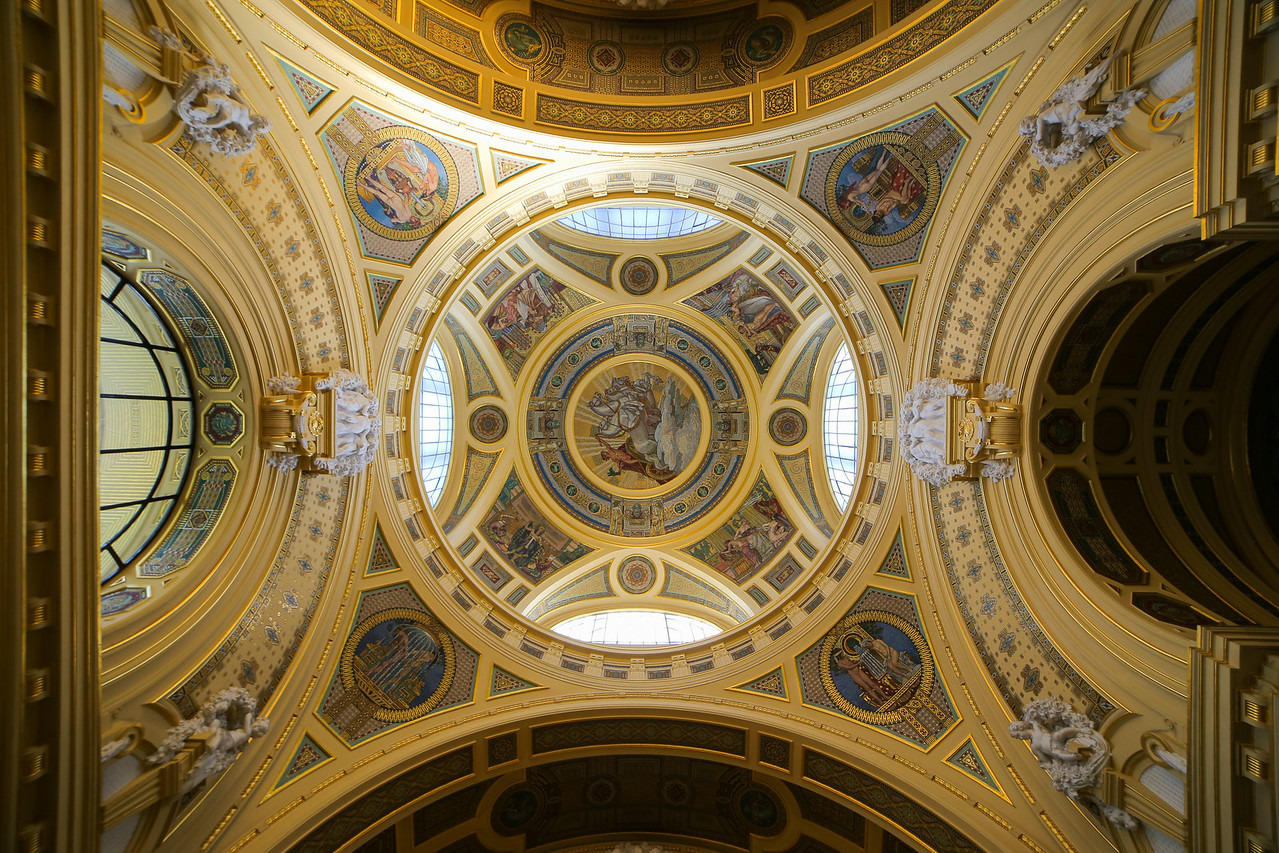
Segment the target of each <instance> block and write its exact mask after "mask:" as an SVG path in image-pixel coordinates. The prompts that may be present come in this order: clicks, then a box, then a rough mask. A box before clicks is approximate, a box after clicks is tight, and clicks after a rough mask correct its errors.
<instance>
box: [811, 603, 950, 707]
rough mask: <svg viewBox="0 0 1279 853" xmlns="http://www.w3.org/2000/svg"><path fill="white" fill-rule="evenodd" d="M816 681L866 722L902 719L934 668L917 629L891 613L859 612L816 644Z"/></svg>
mask: <svg viewBox="0 0 1279 853" xmlns="http://www.w3.org/2000/svg"><path fill="white" fill-rule="evenodd" d="M822 660H823V664H822V683H823V685H824V686H825V688H826V691H827V693H828V694H829V695H830V698H831V700H832V701H834V702H835V704H836V705H837V706H839V709H840V710H841V711H843V712H844V713H845V714H848V716H850V717H852V718H853V719H855V720H860V721H862V722H865V723H868V724H870V725H880V726H882V725H890V724H892V723H895V722H897V721H898V720H901V719H903V718H904V717H905V716H906V715H907V714H908V713H909V711H910V710H911V708H913V706H914V705H915V704H918V701H919V700H918V699H916V697H921V698H924V697H927V696H928V694H929V692H930V691H931V690H932V685H933V679H934V678H935V677H936V673H935V671H934V667H933V658H932V653H931V652H930V651H929V649H928V644H927V643H926V642H925V641H924V638H923V636H921V635H920V633H919V630H918V629H917V628H915V626H913V625H911V624H910V623H909V622H907V621H906V620H904V619H902V618H901V617H900V616H897V615H895V614H893V613H887V612H883V611H878V610H867V611H860V612H858V613H856V614H854V615H852V616H850V617H848V618H846V619H845V620H844V621H843V622H842V623H841V624H840V625H839V626H838V627H837V628H836V629H835V630H833V631H831V632H830V633H829V634H827V635H826V639H825V640H824V641H823V643H822Z"/></svg>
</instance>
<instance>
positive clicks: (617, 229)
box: [558, 206, 723, 240]
mask: <svg viewBox="0 0 1279 853" xmlns="http://www.w3.org/2000/svg"><path fill="white" fill-rule="evenodd" d="M558 221H559V223H560V224H561V225H564V226H567V227H569V228H573V229H575V230H577V231H582V232H585V233H587V234H594V235H596V236H597V237H612V238H615V239H619V240H661V239H664V238H667V237H683V236H684V235H686V234H696V233H697V232H699V231H705V230H707V229H708V228H714V227H715V226H716V225H719V224H720V223H721V222H722V221H723V220H721V219H716V218H715V217H714V216H711V215H709V214H706V213H702V212H701V211H700V210H689V209H688V208H685V207H652V206H646V207H590V208H587V209H586V210H580V211H578V212H577V213H571V214H569V215H568V216H565V217H562V218H561V219H559V220H558Z"/></svg>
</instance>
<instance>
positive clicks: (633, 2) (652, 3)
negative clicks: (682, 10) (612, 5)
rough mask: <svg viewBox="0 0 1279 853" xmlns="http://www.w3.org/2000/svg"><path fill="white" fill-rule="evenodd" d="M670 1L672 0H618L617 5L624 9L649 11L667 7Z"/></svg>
mask: <svg viewBox="0 0 1279 853" xmlns="http://www.w3.org/2000/svg"><path fill="white" fill-rule="evenodd" d="M670 2H671V0H617V5H618V6H621V7H622V8H623V9H642V10H643V11H646V12H648V11H652V10H654V9H665V8H666V7H667V6H669V5H670Z"/></svg>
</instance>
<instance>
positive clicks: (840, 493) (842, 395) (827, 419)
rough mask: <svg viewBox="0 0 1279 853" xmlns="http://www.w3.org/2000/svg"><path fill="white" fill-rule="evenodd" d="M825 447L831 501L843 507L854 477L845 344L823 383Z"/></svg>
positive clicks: (852, 391)
mask: <svg viewBox="0 0 1279 853" xmlns="http://www.w3.org/2000/svg"><path fill="white" fill-rule="evenodd" d="M822 427H823V434H824V439H825V450H826V474H827V476H828V477H829V478H830V488H831V491H832V492H833V493H834V494H835V503H837V504H838V505H839V508H840V509H841V510H843V509H845V508H847V506H848V500H849V498H850V497H851V496H852V494H853V482H854V480H855V479H856V477H857V438H858V435H857V430H858V420H857V366H856V364H855V363H854V362H853V357H852V355H850V354H849V352H848V344H844V345H842V346H841V347H840V348H839V352H838V353H836V354H835V360H834V361H833V362H832V363H831V366H830V379H829V380H828V381H827V383H826V407H825V409H824V410H823V412H822Z"/></svg>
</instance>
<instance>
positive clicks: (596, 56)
mask: <svg viewBox="0 0 1279 853" xmlns="http://www.w3.org/2000/svg"><path fill="white" fill-rule="evenodd" d="M586 61H587V63H588V64H589V65H590V66H591V70H592V71H594V72H595V73H596V74H604V75H611V74H616V73H617V72H619V71H621V70H622V66H623V65H625V64H626V54H625V53H624V52H623V51H622V46H621V45H620V44H618V43H617V42H615V41H597V42H595V43H594V44H592V45H591V46H590V47H588V48H587V49H586Z"/></svg>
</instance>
